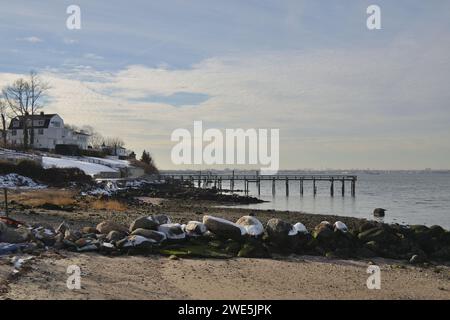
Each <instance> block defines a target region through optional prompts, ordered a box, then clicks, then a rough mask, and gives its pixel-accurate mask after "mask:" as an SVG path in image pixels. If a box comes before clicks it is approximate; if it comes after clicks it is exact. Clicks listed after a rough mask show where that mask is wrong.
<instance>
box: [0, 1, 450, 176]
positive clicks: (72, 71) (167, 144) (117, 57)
mask: <svg viewBox="0 0 450 320" xmlns="http://www.w3.org/2000/svg"><path fill="white" fill-rule="evenodd" d="M71 4H77V5H79V6H80V8H81V30H69V29H67V28H66V19H67V17H68V14H66V9H67V7H68V6H69V5H71ZM371 4H377V5H379V6H380V7H381V19H382V20H381V22H382V29H381V30H372V31H371V30H368V29H367V27H366V19H367V14H366V8H367V7H368V6H369V5H371ZM0 8H1V10H0V39H1V46H0V86H3V85H5V84H7V83H9V82H11V81H13V80H14V79H16V78H18V77H20V76H21V75H23V74H26V73H27V72H29V70H31V69H33V70H37V71H39V73H40V74H41V76H42V77H43V78H45V79H46V80H47V81H48V82H50V84H51V86H52V89H51V91H50V92H49V98H48V102H47V104H46V106H45V111H46V112H49V113H50V112H56V113H59V114H60V115H61V116H62V117H63V118H64V119H65V121H66V122H67V123H70V124H75V125H84V124H87V125H92V126H94V127H95V128H97V129H98V130H99V131H101V132H102V133H103V134H104V135H107V136H120V137H122V138H123V139H124V140H125V141H126V142H127V146H128V147H129V148H132V149H135V150H136V151H137V152H141V151H142V150H143V149H147V150H150V151H151V153H152V154H153V156H154V157H155V159H156V162H157V164H158V166H159V167H161V168H164V169H176V168H177V167H176V166H175V165H174V164H172V162H171V159H170V151H171V148H172V147H173V145H174V143H173V142H171V141H170V135H171V133H172V131H173V130H175V129H177V128H186V129H189V130H192V126H193V121H195V120H203V123H204V126H205V127H211V128H218V129H221V130H222V129H225V128H244V129H248V128H278V129H280V164H281V168H283V169H295V168H318V169H324V168H345V169H348V168H375V169H403V168H404V169H412V168H417V169H422V168H428V167H429V168H436V169H450V161H449V160H450V143H449V141H450V125H449V124H450V89H449V83H450V2H449V1H447V0H435V1H433V3H432V5H431V4H430V3H429V2H427V1H420V0H417V1H416V0H408V1H407V0H404V1H364V0H363V1H361V0H359V1H345V2H344V1H331V0H330V1H324V0H320V1H318V0H314V1H313V0H308V1H302V0H295V1H283V0H272V1H268V0H239V1H237V0H236V1H229V0H227V1H224V0H222V1H218V0H189V1H187V0H165V1H156V0H155V1H148V0H142V1H141V0H138V1H133V0H132V1H118V0H108V1H100V0H98V1H90V0H78V1H76V3H75V2H74V1H72V0H71V1H33V2H31V1H22V0H17V1H13V2H12V1H6V0H0ZM195 168H196V169H201V166H200V167H199V166H197V167H195Z"/></svg>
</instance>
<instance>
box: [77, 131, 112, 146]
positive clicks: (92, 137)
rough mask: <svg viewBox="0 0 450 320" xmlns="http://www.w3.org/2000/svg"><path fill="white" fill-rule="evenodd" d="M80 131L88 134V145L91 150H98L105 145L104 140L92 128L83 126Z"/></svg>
mask: <svg viewBox="0 0 450 320" xmlns="http://www.w3.org/2000/svg"><path fill="white" fill-rule="evenodd" d="M81 130H83V131H84V132H86V133H87V134H89V144H90V145H91V146H92V147H93V148H95V149H99V148H101V146H102V145H103V144H104V143H105V138H104V137H103V136H102V135H101V134H100V133H99V132H97V131H96V130H95V129H94V128H93V127H91V126H87V125H85V126H82V127H81ZM105 144H106V143H105Z"/></svg>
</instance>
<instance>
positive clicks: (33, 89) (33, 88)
mask: <svg viewBox="0 0 450 320" xmlns="http://www.w3.org/2000/svg"><path fill="white" fill-rule="evenodd" d="M28 83H29V85H28V89H29V91H28V94H29V100H30V111H31V112H30V113H31V119H33V118H34V115H35V114H36V112H37V111H38V110H39V109H41V108H42V104H41V100H42V99H44V98H45V94H46V92H47V91H48V89H50V86H49V84H48V83H47V82H45V81H43V80H42V79H41V78H40V77H39V76H38V74H37V73H36V71H33V70H32V71H30V78H29V82H28ZM30 144H31V145H33V144H34V121H31V134H30Z"/></svg>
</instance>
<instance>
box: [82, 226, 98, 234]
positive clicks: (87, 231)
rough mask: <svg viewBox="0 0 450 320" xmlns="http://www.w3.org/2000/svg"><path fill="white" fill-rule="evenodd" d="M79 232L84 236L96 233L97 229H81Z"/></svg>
mask: <svg viewBox="0 0 450 320" xmlns="http://www.w3.org/2000/svg"><path fill="white" fill-rule="evenodd" d="M81 232H82V233H84V234H91V233H98V231H97V229H96V228H94V227H83V229H81Z"/></svg>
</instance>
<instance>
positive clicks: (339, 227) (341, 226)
mask: <svg viewBox="0 0 450 320" xmlns="http://www.w3.org/2000/svg"><path fill="white" fill-rule="evenodd" d="M334 229H336V230H340V231H342V232H347V231H348V227H347V225H346V224H345V223H343V222H342V221H336V222H335V223H334Z"/></svg>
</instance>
